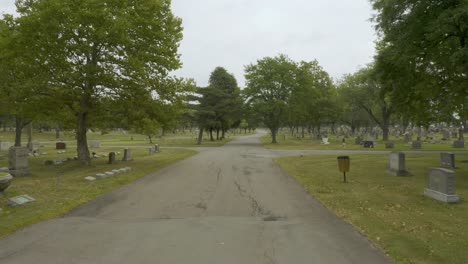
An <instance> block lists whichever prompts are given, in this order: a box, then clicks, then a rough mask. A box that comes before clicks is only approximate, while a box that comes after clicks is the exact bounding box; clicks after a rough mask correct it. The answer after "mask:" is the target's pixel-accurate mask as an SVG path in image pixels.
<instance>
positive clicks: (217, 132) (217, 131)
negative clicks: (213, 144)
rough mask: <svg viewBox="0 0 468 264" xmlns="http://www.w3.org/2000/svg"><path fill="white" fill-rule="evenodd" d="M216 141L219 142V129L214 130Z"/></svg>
mask: <svg viewBox="0 0 468 264" xmlns="http://www.w3.org/2000/svg"><path fill="white" fill-rule="evenodd" d="M216 140H219V128H217V129H216Z"/></svg>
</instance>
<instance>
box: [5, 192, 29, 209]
mask: <svg viewBox="0 0 468 264" xmlns="http://www.w3.org/2000/svg"><path fill="white" fill-rule="evenodd" d="M34 201H36V199H34V198H32V197H31V196H29V195H20V196H16V197H13V198H10V199H8V204H9V205H10V206H12V207H15V206H20V205H24V204H27V203H31V202H34Z"/></svg>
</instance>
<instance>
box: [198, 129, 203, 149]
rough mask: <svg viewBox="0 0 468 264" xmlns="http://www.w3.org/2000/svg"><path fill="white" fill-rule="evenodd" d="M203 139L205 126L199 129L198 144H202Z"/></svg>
mask: <svg viewBox="0 0 468 264" xmlns="http://www.w3.org/2000/svg"><path fill="white" fill-rule="evenodd" d="M202 139H203V127H200V129H199V131H198V140H197V145H201V143H202Z"/></svg>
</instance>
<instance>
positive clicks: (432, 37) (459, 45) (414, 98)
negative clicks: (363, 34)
mask: <svg viewBox="0 0 468 264" xmlns="http://www.w3.org/2000/svg"><path fill="white" fill-rule="evenodd" d="M372 3H373V7H374V9H375V10H376V11H377V14H376V16H375V19H374V20H375V21H376V22H377V30H378V32H379V33H380V34H381V38H382V44H381V45H382V46H383V47H382V48H381V49H380V51H379V53H378V56H377V64H376V66H377V67H378V68H380V69H379V71H381V72H383V73H385V74H383V76H382V77H384V78H385V79H386V80H387V81H389V82H392V83H394V84H395V85H394V86H393V87H390V86H387V89H391V90H392V93H393V95H394V96H395V100H394V101H395V102H403V103H402V108H400V109H407V114H410V113H418V112H419V113H420V112H422V111H414V110H415V109H421V108H422V107H424V108H426V109H431V110H433V111H435V112H434V113H432V114H431V115H430V116H432V117H434V118H440V116H445V119H446V120H447V119H448V120H450V119H451V118H452V116H453V114H454V113H457V114H458V115H459V116H460V117H461V119H462V120H467V119H468V116H467V113H468V111H467V110H466V108H467V105H468V89H467V88H466V87H468V78H467V74H468V46H467V43H468V2H467V1H463V0H445V1H418V0H372ZM408 102H411V104H409V103H408ZM405 106H406V107H405ZM412 106H415V107H412ZM415 119H416V121H417V122H423V123H424V122H427V120H425V119H427V118H425V117H424V116H421V115H418V114H416V116H415Z"/></svg>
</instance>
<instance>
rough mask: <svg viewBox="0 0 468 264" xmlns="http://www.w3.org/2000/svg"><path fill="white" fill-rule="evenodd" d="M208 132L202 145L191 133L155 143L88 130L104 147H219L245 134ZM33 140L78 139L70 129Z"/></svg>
mask: <svg viewBox="0 0 468 264" xmlns="http://www.w3.org/2000/svg"><path fill="white" fill-rule="evenodd" d="M207 135H208V134H207V133H205V134H204V138H203V141H202V144H201V145H197V144H196V138H197V135H194V134H191V133H178V134H172V133H169V134H167V135H166V136H163V137H154V138H153V139H152V141H153V143H150V141H149V139H148V137H147V136H145V135H140V134H134V133H132V134H124V133H121V132H111V133H107V134H104V135H102V134H101V133H96V132H88V134H87V136H88V141H90V140H98V141H101V146H103V147H106V146H107V147H113V146H150V145H153V144H159V145H160V146H162V147H164V146H167V147H219V146H223V145H224V144H226V143H228V142H230V141H231V140H232V139H233V138H232V137H234V136H240V135H244V134H237V133H228V134H227V135H226V136H227V138H226V139H224V140H215V141H210V140H209V137H208V136H207ZM14 138H15V135H14V133H13V132H0V141H9V142H14ZM21 140H22V143H23V145H25V144H26V143H27V135H26V133H23V135H22V139H21ZM33 141H38V142H40V145H41V146H44V147H49V148H50V147H53V146H55V142H57V141H65V142H67V146H68V147H69V148H76V140H75V138H74V134H73V133H71V132H68V131H65V132H64V133H61V134H60V138H59V139H56V138H55V132H43V133H38V132H35V133H34V134H33Z"/></svg>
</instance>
